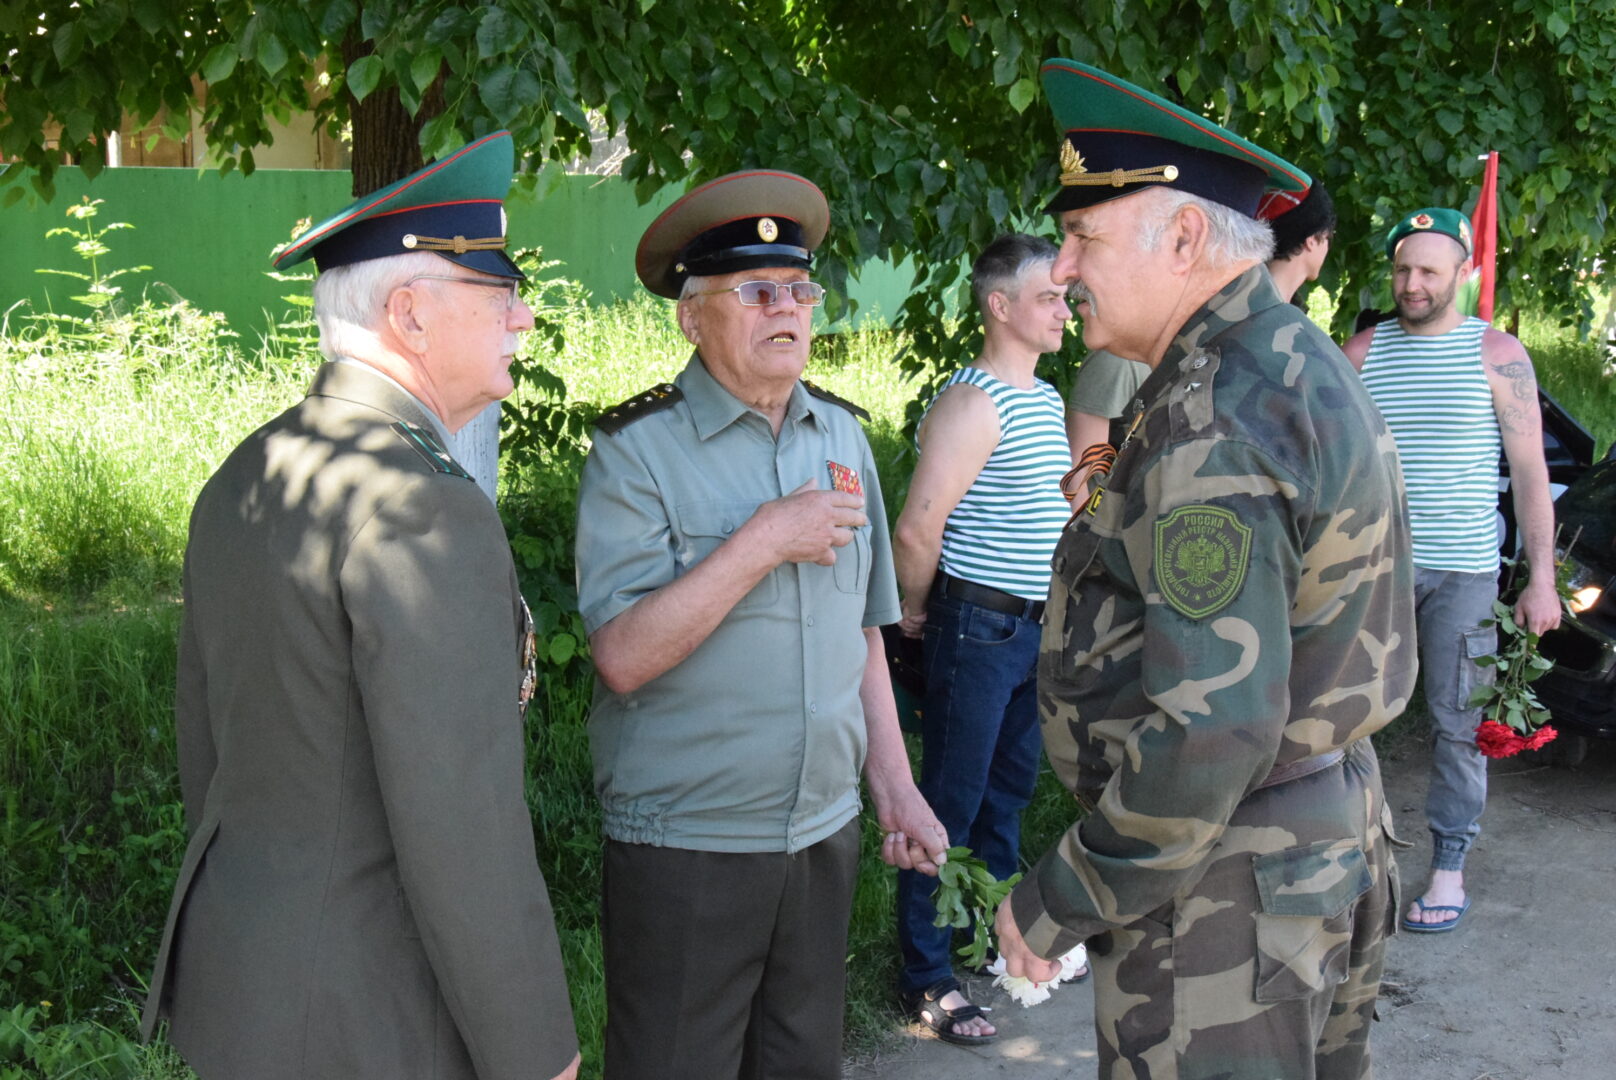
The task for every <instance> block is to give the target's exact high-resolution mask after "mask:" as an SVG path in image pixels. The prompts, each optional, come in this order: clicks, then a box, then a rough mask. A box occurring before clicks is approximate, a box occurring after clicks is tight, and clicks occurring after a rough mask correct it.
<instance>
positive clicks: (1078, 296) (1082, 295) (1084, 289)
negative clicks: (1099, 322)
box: [1066, 282, 1096, 311]
mask: <svg viewBox="0 0 1616 1080" xmlns="http://www.w3.org/2000/svg"><path fill="white" fill-rule="evenodd" d="M1066 297H1067V300H1068V301H1069V302H1070V303H1073V304H1083V303H1087V304H1088V306H1089V309H1090V310H1091V311H1092V310H1093V309H1094V308H1095V307H1096V305H1095V303H1094V294H1093V293H1091V292H1089V290H1088V286H1086V285H1084V284H1083V283H1082V282H1077V283H1075V284H1073V285H1072V286H1070V287H1069V288H1068V289H1067V290H1066Z"/></svg>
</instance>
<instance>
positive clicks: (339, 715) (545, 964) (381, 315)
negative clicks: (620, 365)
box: [144, 132, 578, 1080]
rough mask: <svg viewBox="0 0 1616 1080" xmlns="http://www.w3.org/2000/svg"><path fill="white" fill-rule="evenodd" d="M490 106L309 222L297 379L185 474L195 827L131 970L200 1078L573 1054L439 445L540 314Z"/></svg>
mask: <svg viewBox="0 0 1616 1080" xmlns="http://www.w3.org/2000/svg"><path fill="white" fill-rule="evenodd" d="M513 160H514V154H513V149H512V145H511V139H510V136H509V135H508V134H506V133H503V132H501V133H497V134H494V135H490V136H487V137H485V138H483V139H480V140H478V141H477V142H474V143H472V144H471V145H470V146H468V147H466V148H464V149H463V150H461V151H460V152H458V153H456V154H455V155H454V156H452V157H450V158H448V159H446V160H444V161H440V162H437V163H436V164H433V165H430V166H428V167H427V168H425V169H423V170H421V171H419V172H417V173H415V174H414V175H412V176H409V177H406V178H405V179H403V180H400V181H399V182H398V183H396V184H393V185H391V186H389V187H386V188H383V189H382V190H380V191H377V192H374V193H372V194H371V195H368V196H366V197H365V198H363V199H361V200H359V201H358V202H357V203H355V204H354V205H352V206H350V207H348V208H347V209H345V210H343V211H342V212H341V213H339V214H337V215H336V216H335V217H333V218H331V219H330V220H328V221H326V222H324V223H323V224H321V225H319V226H317V227H316V228H314V229H313V230H311V231H310V232H308V233H306V234H305V235H304V236H303V237H302V238H301V239H300V240H299V241H298V242H297V243H296V244H294V245H293V246H291V247H290V248H288V249H287V250H286V251H285V252H283V253H282V254H281V256H280V257H279V259H278V260H277V263H276V265H277V266H281V267H286V266H290V265H293V264H296V263H299V262H302V261H303V260H305V259H309V258H312V259H314V261H315V264H316V265H317V266H318V267H319V269H320V276H319V278H318V280H317V281H316V282H315V286H314V310H315V317H316V319H317V320H318V321H319V324H320V347H321V350H322V351H323V352H324V353H325V354H326V356H327V358H328V360H329V362H328V363H327V364H326V365H325V366H323V367H322V368H321V369H320V370H319V372H318V373H317V374H316V375H315V378H314V384H313V386H312V387H311V388H310V390H309V393H308V396H307V397H306V398H304V399H303V401H302V402H301V403H299V404H298V405H296V406H294V407H292V408H291V409H288V410H287V411H286V412H285V413H282V414H281V415H280V416H279V417H277V418H275V419H274V420H271V421H270V422H269V423H268V424H266V425H264V426H263V427H262V428H260V429H259V430H258V431H256V432H255V433H253V434H252V435H251V436H249V437H248V438H247V439H246V441H245V442H243V443H242V444H241V445H240V446H238V447H237V448H236V449H235V451H234V452H233V453H232V454H231V455H230V457H229V458H228V459H227V460H226V461H225V463H224V464H223V465H222V466H220V468H219V471H218V472H216V473H215V474H214V475H213V477H212V478H211V479H210V480H209V481H208V483H207V485H206V486H205V487H204V488H203V490H202V494H201V495H200V497H198V499H197V503H196V508H195V510H194V512H193V513H192V516H191V533H190V544H189V546H188V548H187V549H186V557H185V619H184V623H183V625H182V628H181V631H180V644H179V682H178V689H177V695H176V708H175V718H176V728H177V734H178V740H179V765H180V785H181V789H182V792H183V795H184V800H185V817H186V824H187V827H188V829H189V831H190V834H191V840H190V844H189V846H188V848H187V849H186V853H185V860H184V863H183V865H182V866H181V869H180V874H179V881H178V884H177V885H176V887H175V890H174V901H173V904H172V906H171V907H170V910H169V916H168V925H167V928H166V929H165V931H164V934H163V943H162V948H161V951H160V953H159V954H158V958H157V970H156V973H155V974H154V975H153V977H152V983H151V993H150V997H149V1000H148V1002H147V1006H146V1015H145V1018H144V1033H145V1034H146V1035H147V1036H148V1037H149V1036H150V1034H151V1032H152V1029H153V1027H154V1025H155V1024H156V1022H157V1020H158V1019H159V1017H160V1016H166V1017H167V1018H168V1020H169V1037H170V1039H171V1040H172V1041H173V1043H174V1045H175V1046H177V1047H178V1048H179V1050H180V1052H181V1053H182V1054H183V1055H184V1056H185V1059H186V1060H187V1061H188V1062H189V1063H190V1065H191V1066H192V1067H193V1068H194V1069H195V1070H196V1072H197V1074H198V1075H199V1076H201V1077H202V1078H203V1080H226V1078H228V1080H314V1078H324V1080H360V1078H371V1080H474V1078H475V1080H518V1078H521V1080H530V1078H533V1077H572V1076H574V1075H576V1072H577V1067H578V1053H577V1039H576V1035H575V1033H574V1031H573V1025H572V1013H571V1009H570V1006H569V1004H568V999H567V987H566V981H565V979H564V978H563V976H562V970H561V952H560V948H559V945H558V942H557V940H556V932H555V926H554V923H553V921H552V917H551V911H550V902H549V897H548V895H547V893H546V891H545V885H544V878H543V876H542V875H541V874H540V872H539V867H538V863H537V860H536V857H535V851H534V845H533V823H532V818H531V817H530V815H529V813H528V809H527V804H526V802H525V801H524V799H523V749H524V743H523V738H522V714H523V712H524V709H525V705H526V701H527V697H528V694H529V693H530V692H531V679H532V667H531V664H532V648H533V645H532V623H531V620H530V619H528V617H527V608H526V605H525V604H524V603H523V602H522V597H521V594H520V593H519V592H518V591H517V586H516V574H515V569H514V567H513V565H512V562H511V555H510V549H509V547H508V546H507V544H506V541H505V532H504V530H503V528H501V526H500V522H499V516H498V515H497V514H496V513H495V511H494V507H493V506H492V505H491V504H490V503H489V501H488V499H487V498H486V497H485V496H484V495H483V494H482V492H481V491H480V490H479V489H478V487H477V485H476V484H475V483H474V482H473V481H472V479H471V477H470V476H469V475H468V474H467V473H466V471H465V470H464V469H463V468H461V467H460V466H459V465H458V464H457V463H456V462H455V461H454V459H453V458H452V457H450V456H449V454H448V452H447V451H446V450H445V449H444V444H445V440H446V438H447V436H448V433H449V432H452V431H455V430H457V429H458V428H459V427H460V426H461V425H463V424H465V423H466V421H467V420H469V419H470V418H471V417H472V416H474V415H476V414H477V413H478V412H479V411H480V410H481V409H482V408H483V407H484V406H485V405H487V404H488V403H489V402H491V401H494V400H496V399H498V398H502V397H504V396H505V395H506V394H508V393H510V391H511V380H510V376H509V374H508V371H507V369H508V367H509V365H510V362H511V356H512V354H513V353H514V352H515V351H516V345H517V338H518V336H519V335H520V334H521V333H522V332H523V331H525V330H528V329H530V328H531V327H532V325H533V313H532V312H531V311H530V310H529V309H528V307H527V305H526V304H524V303H523V302H522V300H521V298H520V296H518V294H517V285H518V283H519V282H520V281H521V280H522V273H521V271H520V270H518V269H517V267H516V265H515V264H514V263H512V262H511V261H510V259H509V258H508V257H506V255H505V253H504V251H503V250H502V249H503V248H504V246H505V216H504V208H503V205H502V199H503V198H504V195H505V191H506V189H507V187H509V185H510V178H511V168H512V163H513Z"/></svg>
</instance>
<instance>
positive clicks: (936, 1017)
mask: <svg viewBox="0 0 1616 1080" xmlns="http://www.w3.org/2000/svg"><path fill="white" fill-rule="evenodd" d="M959 988H960V984H959V980H958V979H955V978H953V977H952V976H950V977H949V978H946V979H939V980H938V981H937V982H934V983H932V984H931V985H930V986H928V987H926V988H925V989H924V990H906V991H904V993H903V1004H904V1007H905V1008H906V1009H908V1010H909V1012H910V1013H912V1014H913V1015H914V1017H915V1019H917V1020H919V1021H920V1022H921V1023H922V1024H924V1025H926V1026H927V1027H928V1028H930V1029H931V1030H932V1031H933V1032H935V1033H936V1035H937V1037H938V1038H939V1039H941V1040H943V1041H944V1042H950V1043H954V1044H955V1045H956V1046H981V1045H982V1044H983V1043H990V1042H992V1041H993V1040H994V1039H997V1038H998V1037H999V1035H998V1032H994V1033H993V1034H992V1035H962V1034H960V1033H959V1032H957V1031H955V1030H954V1025H955V1024H956V1023H958V1022H959V1021H961V1020H974V1019H976V1018H977V1017H979V1016H985V1015H986V1014H987V1012H988V1010H987V1009H985V1008H983V1007H982V1006H980V1005H973V1004H971V1003H970V1002H968V1001H967V1002H966V1003H965V1004H964V1005H961V1006H959V1007H958V1008H955V1009H945V1008H943V1006H942V1004H941V1002H942V999H943V998H945V997H947V996H948V995H949V994H950V993H952V992H953V991H955V990H958V989H959Z"/></svg>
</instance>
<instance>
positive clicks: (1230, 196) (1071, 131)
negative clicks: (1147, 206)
mask: <svg viewBox="0 0 1616 1080" xmlns="http://www.w3.org/2000/svg"><path fill="white" fill-rule="evenodd" d="M1042 75H1043V84H1044V93H1045V95H1046V96H1047V97H1048V98H1049V104H1050V107H1051V108H1052V109H1053V110H1054V113H1055V120H1056V122H1057V123H1058V124H1059V125H1060V127H1061V130H1062V132H1063V133H1064V136H1063V138H1062V140H1061V150H1060V165H1061V172H1060V183H1061V190H1060V193H1059V194H1057V195H1056V196H1055V197H1054V199H1052V200H1051V201H1050V203H1049V205H1048V206H1047V207H1045V210H1046V211H1047V212H1048V213H1051V214H1059V213H1062V212H1063V211H1066V210H1081V209H1083V208H1084V207H1088V206H1096V205H1098V204H1100V203H1103V202H1108V201H1110V200H1112V199H1119V198H1121V197H1123V196H1124V195H1132V194H1133V193H1135V192H1138V191H1143V190H1145V189H1146V188H1150V187H1156V186H1163V187H1169V188H1173V189H1175V190H1178V191H1187V192H1190V193H1191V194H1194V195H1199V196H1201V197H1202V198H1205V199H1209V200H1211V201H1212V202H1215V203H1220V204H1222V205H1224V206H1227V207H1230V208H1232V209H1234V210H1237V211H1239V212H1240V213H1242V214H1245V215H1246V216H1247V217H1251V218H1256V217H1258V216H1259V213H1258V206H1259V203H1260V202H1262V201H1263V193H1264V191H1265V190H1276V191H1280V192H1285V193H1287V194H1289V195H1290V196H1291V197H1293V198H1294V199H1296V200H1300V199H1301V198H1302V197H1303V196H1305V195H1306V194H1307V190H1308V188H1309V187H1310V186H1311V185H1312V180H1311V178H1310V177H1309V176H1308V175H1307V173H1305V172H1303V171H1302V170H1301V169H1299V168H1297V167H1296V166H1295V165H1292V164H1291V163H1290V162H1288V161H1286V160H1284V159H1283V158H1280V157H1278V156H1277V155H1275V154H1271V153H1269V152H1268V151H1267V150H1264V149H1263V148H1262V147H1260V146H1257V145H1256V144H1255V143H1251V142H1248V141H1246V140H1245V139H1242V138H1241V137H1240V136H1238V135H1236V134H1234V133H1233V132H1232V131H1229V130H1227V129H1226V128H1223V127H1221V126H1220V125H1218V124H1214V123H1213V122H1212V121H1210V120H1207V119H1205V118H1204V117H1201V116H1197V115H1196V114H1195V113H1192V112H1190V111H1189V110H1188V109H1184V108H1180V107H1179V106H1177V105H1174V104H1173V103H1172V102H1170V101H1166V100H1164V99H1163V98H1161V97H1159V96H1158V95H1156V94H1153V93H1151V92H1150V91H1149V90H1145V89H1143V88H1142V87H1138V86H1135V85H1134V84H1133V83H1130V82H1128V81H1126V80H1125V79H1119V78H1117V77H1116V76H1115V75H1111V74H1109V73H1107V72H1104V71H1101V70H1100V69H1099V68H1095V67H1091V66H1089V65H1088V64H1084V63H1080V62H1079V61H1076V60H1065V59H1061V58H1059V57H1057V58H1055V59H1053V60H1046V61H1044V64H1043V68H1042Z"/></svg>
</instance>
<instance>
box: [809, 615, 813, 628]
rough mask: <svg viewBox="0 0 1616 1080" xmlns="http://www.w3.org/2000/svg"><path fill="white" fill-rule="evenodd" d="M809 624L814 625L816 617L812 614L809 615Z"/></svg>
mask: <svg viewBox="0 0 1616 1080" xmlns="http://www.w3.org/2000/svg"><path fill="white" fill-rule="evenodd" d="M808 625H809V626H812V625H814V617H813V616H812V615H810V616H808Z"/></svg>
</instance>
